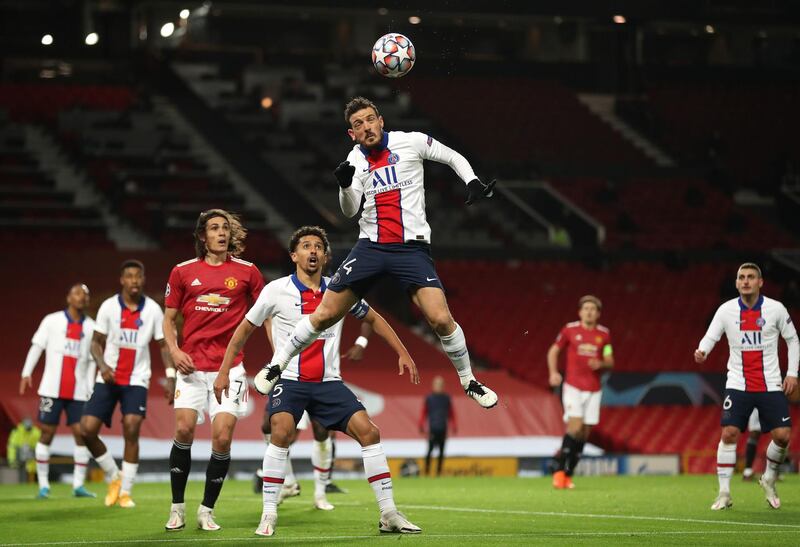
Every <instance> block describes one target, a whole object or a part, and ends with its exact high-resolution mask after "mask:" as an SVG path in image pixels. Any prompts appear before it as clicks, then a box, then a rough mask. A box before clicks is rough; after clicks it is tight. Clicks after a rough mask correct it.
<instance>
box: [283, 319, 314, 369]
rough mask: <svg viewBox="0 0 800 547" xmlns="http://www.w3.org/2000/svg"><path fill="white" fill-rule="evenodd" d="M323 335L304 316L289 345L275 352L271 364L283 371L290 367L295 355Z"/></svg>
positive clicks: (298, 323)
mask: <svg viewBox="0 0 800 547" xmlns="http://www.w3.org/2000/svg"><path fill="white" fill-rule="evenodd" d="M320 334H321V332H320V331H318V330H314V327H312V326H311V320H310V319H309V316H308V315H304V316H303V318H302V319H300V321H298V322H297V325H295V327H294V330H293V331H292V334H291V335H290V336H289V343H288V344H284V345H283V347H282V348H280V349H278V350H276V351H275V355H274V356H273V357H272V361H271V363H272V364H273V365H280V367H281V370H283V369H285V368H286V367H287V366H288V365H289V361H290V360H291V358H292V357H294V356H295V355H298V354H299V353H300V352H301V351H303V350H304V349H306V348H307V347H308V346H310V345H311V344H312V343H313V342H314V341H315V340H316V339H317V338H319V335H320Z"/></svg>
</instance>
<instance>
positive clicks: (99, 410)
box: [81, 260, 175, 509]
mask: <svg viewBox="0 0 800 547" xmlns="http://www.w3.org/2000/svg"><path fill="white" fill-rule="evenodd" d="M120 272H121V275H120V280H119V282H120V285H121V286H122V290H121V291H120V292H119V294H115V295H114V296H112V297H111V298H108V299H107V300H106V301H105V302H103V303H102V304H101V305H100V309H99V310H98V311H97V320H96V322H95V326H94V336H93V337H92V345H91V352H92V357H94V361H95V363H97V382H96V383H95V386H94V392H93V393H92V396H91V398H90V399H89V401H88V402H87V403H86V407H85V409H84V412H83V418H82V419H81V433H82V434H83V437H84V439H86V446H88V447H89V451H90V452H91V453H92V456H93V457H94V459H95V461H96V462H97V464H98V465H99V466H100V468H101V469H102V470H103V471H104V472H105V474H106V478H107V479H109V480H110V483H109V485H108V492H107V494H106V497H105V504H106V506H107V507H110V506H112V505H114V504H116V503H119V506H120V507H124V508H127V509H129V508H133V507H135V506H136V504H135V503H134V501H133V499H131V491H132V490H133V481H134V480H135V478H136V472H137V471H138V469H139V430H140V428H141V427H142V420H144V418H145V415H146V413H147V388H148V386H149V385H150V376H151V368H150V347H149V346H150V342H151V341H152V340H156V341H157V342H158V344H159V346H160V347H161V358H162V360H163V361H164V366H165V367H166V369H167V371H168V372H167V383H166V384H165V397H166V398H167V400H168V401H169V402H170V403H171V402H172V398H173V397H174V393H175V380H174V370H173V371H172V373H170V372H169V370H170V369H172V368H173V366H172V359H171V358H170V356H169V351H167V346H166V344H165V343H164V334H163V331H162V323H163V320H164V313H163V312H162V311H161V307H160V306H159V305H158V303H157V302H156V301H155V300H153V299H152V298H150V297H149V296H145V295H144V293H143V290H144V283H145V275H144V264H142V263H141V262H139V261H138V260H126V261H125V262H123V263H122V267H121V268H120ZM117 403H119V408H120V412H121V413H122V431H123V435H124V437H125V451H124V455H123V458H122V471H121V472H120V469H119V468H118V467H117V464H116V462H115V461H114V458H113V456H111V454H110V453H109V452H108V449H107V448H106V445H105V443H103V441H102V440H100V437H99V436H98V433H99V432H100V428H101V427H102V425H103V423H105V424H106V427H111V418H112V417H113V415H114V409H115V408H116V406H117Z"/></svg>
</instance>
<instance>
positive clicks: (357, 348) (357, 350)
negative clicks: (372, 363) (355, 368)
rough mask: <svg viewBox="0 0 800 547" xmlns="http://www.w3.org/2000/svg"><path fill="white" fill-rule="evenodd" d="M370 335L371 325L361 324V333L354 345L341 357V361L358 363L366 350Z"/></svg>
mask: <svg viewBox="0 0 800 547" xmlns="http://www.w3.org/2000/svg"><path fill="white" fill-rule="evenodd" d="M371 334H372V325H371V324H369V323H364V322H362V323H361V332H360V333H359V336H358V338H356V341H355V343H354V344H353V345H352V346H351V347H350V349H348V350H347V352H346V353H345V354H344V355H342V359H350V360H351V361H360V360H361V359H363V358H364V350H365V349H367V343H368V342H369V337H370V335H371Z"/></svg>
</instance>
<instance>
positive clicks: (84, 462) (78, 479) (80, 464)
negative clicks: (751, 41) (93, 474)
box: [72, 445, 91, 490]
mask: <svg viewBox="0 0 800 547" xmlns="http://www.w3.org/2000/svg"><path fill="white" fill-rule="evenodd" d="M90 457H91V455H90V454H89V449H88V448H86V447H85V446H78V445H75V449H74V450H73V451H72V460H73V462H75V465H74V466H73V469H72V489H73V490H75V489H76V488H80V487H81V486H83V483H84V482H86V470H87V469H88V467H89V458H90Z"/></svg>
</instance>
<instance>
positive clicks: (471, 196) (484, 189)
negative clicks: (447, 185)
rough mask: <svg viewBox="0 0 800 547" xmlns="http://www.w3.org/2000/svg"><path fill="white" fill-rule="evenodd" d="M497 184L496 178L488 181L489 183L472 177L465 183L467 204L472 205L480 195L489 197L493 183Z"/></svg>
mask: <svg viewBox="0 0 800 547" xmlns="http://www.w3.org/2000/svg"><path fill="white" fill-rule="evenodd" d="M495 184H497V180H496V179H492V180H491V181H489V184H484V183H482V182H481V181H480V179H473V180H471V181H469V182H468V183H467V201H466V202H465V203H466V204H467V205H472V204H473V203H475V202H476V201H478V200H479V199H480V198H482V197H484V196H485V197H487V198H490V197H492V194H494V185H495Z"/></svg>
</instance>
